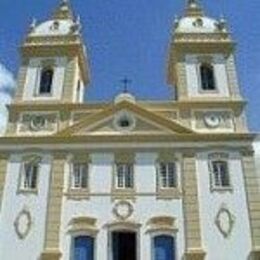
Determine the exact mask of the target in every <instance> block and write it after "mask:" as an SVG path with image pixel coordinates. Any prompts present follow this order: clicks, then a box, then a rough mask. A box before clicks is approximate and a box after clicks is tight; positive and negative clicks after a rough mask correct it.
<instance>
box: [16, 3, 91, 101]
mask: <svg viewBox="0 0 260 260" xmlns="http://www.w3.org/2000/svg"><path fill="white" fill-rule="evenodd" d="M21 61H22V62H21V67H20V71H19V75H18V89H17V92H16V95H15V99H14V102H15V103H17V102H19V103H20V102H27V103H28V102H30V103H32V104H35V103H46V102H48V103H52V102H53V103H82V102H83V98H84V86H86V85H87V84H88V83H89V72H88V64H87V62H86V49H85V46H84V43H83V41H82V37H81V24H80V19H79V18H77V19H75V17H74V15H73V12H72V9H71V6H70V3H69V2H68V0H62V1H61V2H60V4H59V6H58V8H57V9H56V10H55V11H54V13H53V15H52V17H51V18H50V19H49V20H47V21H44V22H42V23H39V24H38V23H37V22H36V20H34V21H33V22H32V24H31V25H30V28H29V32H28V34H27V35H26V38H25V41H24V43H23V44H22V47H21Z"/></svg>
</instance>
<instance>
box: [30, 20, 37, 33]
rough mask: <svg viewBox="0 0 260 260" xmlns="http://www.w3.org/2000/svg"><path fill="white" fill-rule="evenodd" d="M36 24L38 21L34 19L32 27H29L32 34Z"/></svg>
mask: <svg viewBox="0 0 260 260" xmlns="http://www.w3.org/2000/svg"><path fill="white" fill-rule="evenodd" d="M36 23H37V21H36V19H35V18H34V17H33V19H32V22H31V24H30V27H29V28H30V32H32V31H33V30H34V29H35V27H36Z"/></svg>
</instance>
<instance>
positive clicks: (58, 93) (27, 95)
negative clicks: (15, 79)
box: [23, 57, 67, 100]
mask: <svg viewBox="0 0 260 260" xmlns="http://www.w3.org/2000/svg"><path fill="white" fill-rule="evenodd" d="M46 59H47V60H48V58H31V59H30V62H29V66H28V68H27V73H26V80H25V86H24V95H23V99H24V100H52V99H54V100H57V99H58V100H59V99H61V97H62V91H63V82H64V76H65V70H66V64H67V58H66V57H58V58H49V59H50V60H54V64H55V65H54V76H53V83H52V95H51V96H40V95H37V93H38V89H39V84H40V75H41V69H42V65H41V64H42V61H44V60H46Z"/></svg>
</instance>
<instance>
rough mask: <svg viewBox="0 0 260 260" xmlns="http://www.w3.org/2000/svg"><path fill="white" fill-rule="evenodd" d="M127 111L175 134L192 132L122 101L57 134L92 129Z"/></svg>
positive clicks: (66, 134)
mask: <svg viewBox="0 0 260 260" xmlns="http://www.w3.org/2000/svg"><path fill="white" fill-rule="evenodd" d="M124 110H125V111H129V112H131V113H133V114H135V115H137V116H138V117H139V118H143V119H145V120H147V122H148V121H150V122H152V123H154V125H157V126H160V127H161V129H163V128H164V129H167V130H168V131H170V132H172V133H175V134H176V133H177V134H191V133H194V132H193V131H192V130H191V129H189V128H187V127H185V126H183V125H181V124H180V123H179V122H177V121H174V120H169V119H167V118H165V117H163V116H161V115H158V114H156V113H154V112H151V111H148V110H147V109H145V108H143V107H141V106H140V105H137V104H134V103H131V102H128V101H122V102H120V103H117V104H112V105H111V106H110V107H109V108H106V109H104V110H102V111H100V112H97V113H95V114H93V115H87V116H86V117H85V118H82V119H81V121H80V122H78V123H76V124H75V125H72V126H70V127H68V128H66V129H64V130H62V131H60V132H58V133H57V134H56V135H57V136H71V135H75V134H78V133H79V132H80V131H82V130H83V129H91V128H92V129H93V128H95V127H97V125H98V124H99V122H104V120H106V119H108V118H111V117H112V116H113V115H115V114H116V113H118V112H119V111H124Z"/></svg>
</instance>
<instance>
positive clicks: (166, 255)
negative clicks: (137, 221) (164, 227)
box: [154, 235, 175, 260]
mask: <svg viewBox="0 0 260 260" xmlns="http://www.w3.org/2000/svg"><path fill="white" fill-rule="evenodd" d="M154 260H175V245H174V238H173V237H171V236H166V235H162V236H157V237H155V238H154Z"/></svg>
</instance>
